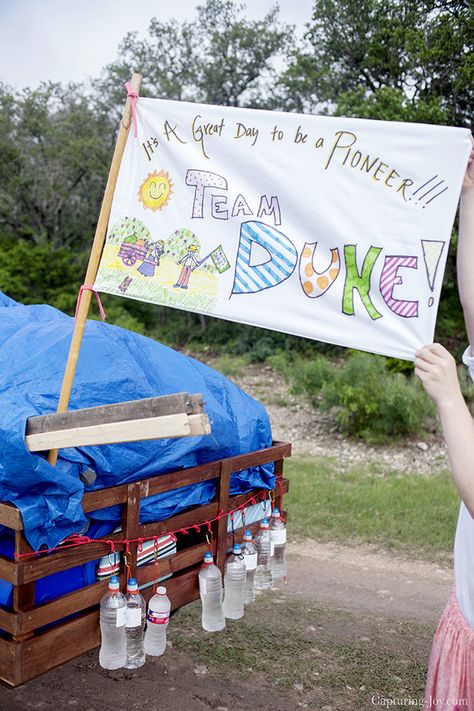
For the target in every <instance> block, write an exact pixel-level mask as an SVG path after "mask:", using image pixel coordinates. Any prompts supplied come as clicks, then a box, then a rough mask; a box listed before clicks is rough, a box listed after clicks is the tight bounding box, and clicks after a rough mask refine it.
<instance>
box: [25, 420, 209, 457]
mask: <svg viewBox="0 0 474 711" xmlns="http://www.w3.org/2000/svg"><path fill="white" fill-rule="evenodd" d="M191 418H192V419H191ZM210 431H211V430H210V424H209V418H208V417H207V415H204V414H202V415H185V414H179V415H165V416H164V417H150V418H148V419H143V420H125V421H122V422H109V423H106V424H99V425H90V426H89V427H77V428H74V429H69V430H55V431H54V432H42V433H39V434H32V435H27V436H26V437H25V442H26V446H27V449H28V450H29V451H30V452H42V451H44V450H46V449H53V448H54V449H64V448H66V447H88V446H94V445H100V444H115V443H117V442H138V441H142V440H148V439H167V438H168V437H193V436H196V435H205V434H209V433H210Z"/></svg>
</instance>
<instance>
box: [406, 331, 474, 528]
mask: <svg viewBox="0 0 474 711" xmlns="http://www.w3.org/2000/svg"><path fill="white" fill-rule="evenodd" d="M415 373H416V374H417V375H418V376H419V377H420V379H421V380H422V382H423V385H424V387H425V390H426V392H427V393H428V395H430V397H431V398H432V399H433V400H434V402H435V404H436V406H437V408H438V412H439V416H440V419H441V426H442V428H443V434H444V439H445V441H446V445H447V448H448V457H449V463H450V466H451V474H452V477H453V480H454V484H455V485H456V488H457V490H458V492H459V495H460V496H461V498H462V500H463V501H464V503H465V505H466V507H467V509H468V511H469V513H470V514H471V516H472V517H473V518H474V423H473V420H472V417H471V413H470V412H469V410H468V408H467V405H466V403H465V402H464V398H463V396H462V393H461V388H460V386H459V381H458V377H457V372H456V363H455V360H454V358H453V357H452V356H451V354H450V353H448V351H447V350H446V349H445V348H444V347H443V346H441V345H440V344H439V343H434V344H433V345H431V346H425V347H424V348H422V349H421V350H420V351H418V353H417V354H416V360H415Z"/></svg>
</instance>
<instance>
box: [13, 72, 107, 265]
mask: <svg viewBox="0 0 474 711" xmlns="http://www.w3.org/2000/svg"><path fill="white" fill-rule="evenodd" d="M114 130H115V126H113V125H112V124H111V121H110V119H109V117H108V115H107V113H106V112H104V111H97V110H96V107H95V106H94V105H93V102H92V100H91V99H90V98H89V97H87V96H86V95H85V94H84V92H83V90H82V88H81V87H80V86H77V85H70V86H68V87H62V86H61V85H59V84H44V85H42V86H41V87H40V88H39V89H38V90H36V91H31V90H29V89H26V90H25V91H23V92H20V93H19V94H15V95H13V93H12V92H11V91H9V90H8V88H6V87H4V86H2V87H0V154H1V156H2V160H1V161H0V229H1V231H2V232H3V233H4V234H6V235H14V236H15V237H16V238H18V239H23V240H27V241H28V242H32V243H33V244H35V245H44V244H47V245H49V246H50V247H52V248H53V249H56V248H59V247H68V248H70V249H73V250H75V251H81V249H84V248H85V246H86V245H90V242H91V238H92V236H93V234H94V229H95V223H96V221H97V216H98V213H99V207H100V203H101V200H102V195H103V191H104V187H105V180H106V177H107V172H108V167H109V164H110V157H111V153H112V149H113V138H114Z"/></svg>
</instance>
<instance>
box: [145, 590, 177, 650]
mask: <svg viewBox="0 0 474 711" xmlns="http://www.w3.org/2000/svg"><path fill="white" fill-rule="evenodd" d="M170 610H171V603H170V600H169V597H168V595H167V594H166V588H164V587H163V586H160V587H159V588H156V593H155V594H154V595H153V597H152V598H151V600H150V602H149V603H148V615H147V625H146V632H145V652H146V653H147V654H149V655H150V657H160V656H161V655H162V654H163V653H164V652H165V650H166V629H167V627H168V623H169V621H170Z"/></svg>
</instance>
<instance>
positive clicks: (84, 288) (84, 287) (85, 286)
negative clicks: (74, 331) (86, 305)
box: [74, 284, 107, 322]
mask: <svg viewBox="0 0 474 711" xmlns="http://www.w3.org/2000/svg"><path fill="white" fill-rule="evenodd" d="M84 291H91V292H92V293H93V294H94V296H95V298H96V301H97V306H98V307H99V311H100V316H101V318H102V321H105V319H106V318H107V316H106V314H105V311H104V307H103V306H102V301H101V300H100V296H99V292H98V291H97V289H94V287H93V286H92V285H91V284H83V285H82V286H81V288H80V289H79V294H78V297H77V303H76V312H75V314H74V322H76V321H77V315H78V313H79V307H80V305H81V301H82V294H83V293H84Z"/></svg>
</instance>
